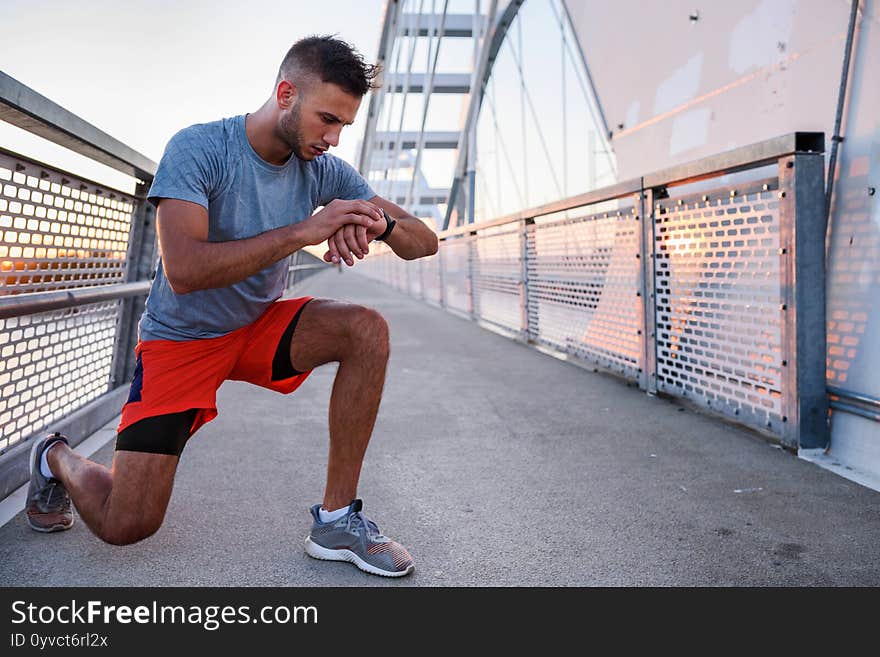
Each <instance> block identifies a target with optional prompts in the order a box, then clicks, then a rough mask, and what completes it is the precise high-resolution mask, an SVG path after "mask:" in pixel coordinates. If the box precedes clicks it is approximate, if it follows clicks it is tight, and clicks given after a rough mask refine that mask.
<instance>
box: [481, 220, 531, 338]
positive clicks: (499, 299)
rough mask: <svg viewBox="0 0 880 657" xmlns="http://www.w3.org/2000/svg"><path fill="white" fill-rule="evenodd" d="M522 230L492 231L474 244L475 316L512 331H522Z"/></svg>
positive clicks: (495, 229)
mask: <svg viewBox="0 0 880 657" xmlns="http://www.w3.org/2000/svg"><path fill="white" fill-rule="evenodd" d="M521 233H522V229H521V228H520V227H519V224H513V225H512V226H510V225H508V226H504V227H501V228H500V229H499V228H494V229H492V228H490V229H488V230H485V231H481V232H480V233H478V234H477V237H476V239H474V241H473V295H474V301H473V304H474V315H475V316H476V317H479V318H480V319H482V320H483V321H486V322H491V323H492V324H497V325H499V326H502V327H504V328H507V329H511V330H513V331H521V330H522V329H523V312H522V302H523V299H522V293H523V290H522V282H523V280H522V274H523V272H522V261H523V260H522V240H523V237H522V234H521Z"/></svg>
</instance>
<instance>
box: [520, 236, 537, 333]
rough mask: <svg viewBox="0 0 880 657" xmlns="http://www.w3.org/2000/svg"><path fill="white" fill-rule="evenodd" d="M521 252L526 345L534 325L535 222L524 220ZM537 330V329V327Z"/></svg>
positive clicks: (521, 285)
mask: <svg viewBox="0 0 880 657" xmlns="http://www.w3.org/2000/svg"><path fill="white" fill-rule="evenodd" d="M520 234H521V236H522V250H521V260H522V265H521V267H522V268H521V270H520V286H519V303H520V311H521V316H522V320H521V321H522V324H521V326H522V328H521V339H522V341H523V342H525V343H526V344H528V343H530V342H531V341H532V337H533V336H532V324H531V314H530V313H529V247H530V246H532V242H533V240H534V235H535V220H534V219H523V222H522V229H521V231H520ZM536 328H537V327H536Z"/></svg>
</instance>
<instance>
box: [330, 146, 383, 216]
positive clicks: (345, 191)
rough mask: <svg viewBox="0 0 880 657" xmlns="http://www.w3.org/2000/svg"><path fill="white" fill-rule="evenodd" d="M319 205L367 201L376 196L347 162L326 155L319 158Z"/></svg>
mask: <svg viewBox="0 0 880 657" xmlns="http://www.w3.org/2000/svg"><path fill="white" fill-rule="evenodd" d="M316 164H318V165H319V168H318V176H317V179H318V205H327V204H328V203H329V202H330V201H332V200H334V199H337V198H341V199H345V200H347V201H353V200H357V199H361V200H367V199H371V198H373V197H374V196H375V195H376V192H374V191H373V188H372V187H370V185H369V183H368V182H367V181H366V180H364V178H363V176H361V174H359V173H358V172H357V170H356V169H355V168H354V167H353V166H351V165H350V164H349V163H348V162H346V161H345V160H341V159H339V158H338V157H334V156H333V155H330V154H329V153H328V154H325V155H322V156H320V157H319V158H317V160H316Z"/></svg>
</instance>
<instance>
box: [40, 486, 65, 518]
mask: <svg viewBox="0 0 880 657" xmlns="http://www.w3.org/2000/svg"><path fill="white" fill-rule="evenodd" d="M53 498H54V499H55V503H54V505H53V503H52V500H53ZM40 502H41V503H42V504H43V505H44V506H45V508H47V509H50V510H52V511H59V510H62V509H66V508H67V506H68V505H69V504H70V498H69V497H68V495H67V489H66V488H64V486H63V485H62V484H61V482H60V481H55V480H50V481H49V483H48V484H46V487H45V488H43V490H41V491H40Z"/></svg>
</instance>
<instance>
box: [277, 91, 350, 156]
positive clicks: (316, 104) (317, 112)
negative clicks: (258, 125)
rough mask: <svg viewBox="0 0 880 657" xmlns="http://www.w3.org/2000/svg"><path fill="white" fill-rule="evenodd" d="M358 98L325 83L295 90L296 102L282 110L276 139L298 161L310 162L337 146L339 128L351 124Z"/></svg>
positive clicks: (340, 130) (340, 129)
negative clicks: (291, 152)
mask: <svg viewBox="0 0 880 657" xmlns="http://www.w3.org/2000/svg"><path fill="white" fill-rule="evenodd" d="M360 106H361V99H360V98H358V97H357V96H353V95H351V94H350V93H348V92H346V91H344V90H343V89H342V88H341V87H338V86H337V85H335V84H332V83H329V82H314V83H313V84H311V85H310V86H309V87H308V88H307V89H297V93H296V100H294V101H293V103H292V104H291V106H290V107H289V109H287V110H282V113H281V118H280V120H279V123H278V128H279V129H278V132H279V135H278V136H279V137H280V138H281V139H282V140H283V141H284V142H285V143H286V144H287V145H288V146H290V148H291V150H293V152H294V154H295V155H296V156H297V157H298V158H300V159H301V160H314V159H315V158H316V157H320V156H321V154H323V153H324V152H325V151H326V150H327V149H329V148H330V147H331V146H337V145H339V135H340V133H341V132H342V128H343V127H344V126H346V125H351V123H352V122H353V121H354V117H355V116H356V115H357V111H358V108H360Z"/></svg>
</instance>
